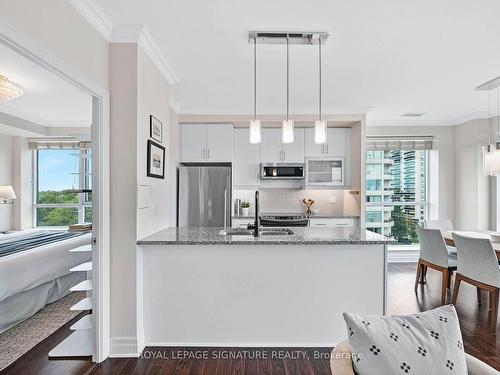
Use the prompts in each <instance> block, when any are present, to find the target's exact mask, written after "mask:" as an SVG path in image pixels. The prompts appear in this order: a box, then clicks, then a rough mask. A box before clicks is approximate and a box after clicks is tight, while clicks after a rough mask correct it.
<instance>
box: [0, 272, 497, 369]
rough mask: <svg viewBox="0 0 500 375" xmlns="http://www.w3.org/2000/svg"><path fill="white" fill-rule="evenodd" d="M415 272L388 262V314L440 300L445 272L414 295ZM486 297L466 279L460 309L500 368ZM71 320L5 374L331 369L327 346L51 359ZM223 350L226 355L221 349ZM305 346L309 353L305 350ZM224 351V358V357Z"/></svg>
mask: <svg viewBox="0 0 500 375" xmlns="http://www.w3.org/2000/svg"><path fill="white" fill-rule="evenodd" d="M415 271H416V264H415V263H402V264H390V265H389V272H388V313H389V314H411V313H414V312H418V311H422V310H429V309H433V308H435V307H438V306H439V305H440V299H441V293H440V290H441V280H440V277H441V274H440V273H439V272H434V271H433V270H428V272H427V285H425V286H422V285H419V286H418V289H417V295H415V293H414V291H413V283H414V281H415ZM452 287H453V280H452ZM486 297H487V296H486V295H484V296H483V304H482V305H481V306H479V305H478V304H477V302H476V289H475V288H473V287H472V286H470V285H467V284H465V285H463V286H461V288H460V295H459V297H458V302H457V311H458V314H459V318H460V326H461V329H462V335H463V340H464V347H465V350H466V352H467V353H470V354H472V355H473V356H475V357H478V358H480V359H481V360H483V361H485V362H486V363H488V364H489V365H491V366H493V367H495V368H496V369H499V370H500V334H499V335H497V336H493V335H490V334H489V333H488V323H489V322H488V304H487V302H486V301H487V298H486ZM450 302H451V293H450V292H448V294H447V303H450ZM70 324H71V322H70V323H68V324H66V325H65V326H64V327H63V328H61V329H60V330H59V331H57V332H56V333H55V334H54V335H52V336H50V337H49V338H47V339H46V340H45V341H43V342H42V343H40V344H39V345H38V346H36V347H35V348H34V349H33V350H31V351H30V352H28V353H26V355H25V356H23V357H21V358H20V359H18V360H17V361H16V362H14V364H12V365H11V366H10V367H8V368H7V369H6V370H4V371H3V372H1V374H2V375H4V374H25V375H31V374H51V375H58V374H88V373H91V374H119V375H126V374H165V375H166V374H186V375H188V374H192V375H195V374H198V375H203V374H205V375H207V374H210V375H212V374H240V375H243V374H250V375H253V374H283V375H294V374H300V375H304V374H305V375H314V374H317V375H323V374H330V369H329V361H328V359H326V358H321V357H322V356H326V355H327V354H328V352H329V349H328V348H320V349H311V348H308V349H303V348H293V349H290V348H287V349H273V350H271V349H262V348H259V349H257V348H255V349H252V348H238V349H235V348H146V350H145V351H144V353H143V357H142V358H112V359H108V360H106V361H104V362H103V363H101V364H100V365H94V364H92V363H90V361H85V360H77V361H72V360H58V361H50V360H48V359H47V353H48V352H49V350H51V349H52V347H53V346H55V345H56V343H58V342H59V341H60V340H61V339H62V338H64V337H66V336H67V335H68V334H69V333H70V331H69V326H70ZM499 332H500V331H499ZM184 350H187V353H184V352H183V351H184ZM219 350H220V351H221V354H218V353H219ZM204 351H207V354H206V355H207V356H208V359H197V358H191V356H192V355H193V354H194V353H198V354H199V353H202V354H203V353H204ZM303 351H305V352H306V354H303ZM214 353H216V354H214ZM257 353H260V356H261V357H260V358H255V356H256V355H257ZM273 353H274V354H273ZM238 354H239V355H238ZM222 355H224V357H223V358H220V357H222ZM228 356H231V359H225V358H226V357H228ZM318 357H319V358H318Z"/></svg>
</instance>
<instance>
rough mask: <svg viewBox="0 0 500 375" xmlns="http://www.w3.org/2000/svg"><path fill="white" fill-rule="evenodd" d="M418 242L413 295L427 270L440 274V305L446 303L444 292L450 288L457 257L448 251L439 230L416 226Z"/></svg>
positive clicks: (422, 281) (423, 281)
mask: <svg viewBox="0 0 500 375" xmlns="http://www.w3.org/2000/svg"><path fill="white" fill-rule="evenodd" d="M416 229H417V234H418V238H419V242H420V258H419V260H418V265H417V275H416V278H415V293H416V292H417V287H418V283H419V280H420V282H421V283H422V284H425V275H426V273H427V268H431V269H434V270H436V271H439V272H441V274H442V282H441V304H443V305H444V304H445V303H446V290H447V289H448V288H449V287H450V283H451V274H452V273H453V271H454V270H456V269H457V256H456V255H455V254H453V253H452V252H450V251H449V250H448V247H447V246H446V243H445V242H444V238H443V235H442V233H441V231H440V230H439V229H424V228H421V227H420V226H418V225H417V227H416Z"/></svg>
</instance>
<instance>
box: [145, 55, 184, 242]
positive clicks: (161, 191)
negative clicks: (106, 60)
mask: <svg viewBox="0 0 500 375" xmlns="http://www.w3.org/2000/svg"><path fill="white" fill-rule="evenodd" d="M169 98H170V85H169V83H168V82H167V81H166V80H165V78H164V77H163V75H162V74H161V73H160V71H159V70H158V69H157V68H156V66H155V65H154V64H153V62H152V61H151V59H150V58H149V57H148V56H147V55H146V54H145V53H144V52H143V50H142V49H141V48H139V50H138V59H137V184H139V185H146V186H149V187H150V189H151V205H150V206H149V207H148V208H143V209H138V210H137V238H142V237H145V236H147V235H149V234H152V233H154V232H157V231H159V230H160V229H163V228H165V227H168V226H169V222H170V212H169V211H170V205H172V204H174V203H173V202H175V201H173V202H169V200H170V199H169V198H170V189H171V188H173V186H172V181H171V180H170V179H169V177H170V176H169V172H170V171H169V169H170V163H169V152H168V151H169V147H168V146H169V141H170V136H169V135H170V131H169V128H170V105H169ZM149 115H153V116H155V117H156V118H157V119H158V120H160V121H161V122H162V123H163V142H162V143H160V142H158V141H155V142H156V143H159V144H161V145H162V146H163V147H165V149H166V152H165V179H158V178H153V177H147V175H146V165H147V141H148V139H150V137H149V135H150V129H149Z"/></svg>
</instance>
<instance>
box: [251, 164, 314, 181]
mask: <svg viewBox="0 0 500 375" xmlns="http://www.w3.org/2000/svg"><path fill="white" fill-rule="evenodd" d="M304 170H305V165H304V164H303V163H261V165H260V178H261V180H299V179H304V177H305V173H304Z"/></svg>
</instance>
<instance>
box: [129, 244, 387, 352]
mask: <svg viewBox="0 0 500 375" xmlns="http://www.w3.org/2000/svg"><path fill="white" fill-rule="evenodd" d="M385 248H386V244H383V243H382V244H341V245H332V244H328V245H321V244H312V245H303V244H292V245H290V244H288V245H276V244H259V245H258V246H257V245H243V244H238V245H232V244H222V245H221V244H200V245H171V244H169V245H164V244H161V245H160V244H155V245H141V246H139V247H138V251H139V256H140V257H142V258H143V259H142V261H143V268H142V270H143V272H142V281H143V285H142V287H143V289H142V290H143V296H142V298H143V304H142V305H143V319H142V321H143V329H144V338H145V345H146V346H223V347H331V346H333V345H334V344H335V343H337V342H339V341H341V340H343V339H345V338H346V337H347V334H346V327H345V323H344V319H343V317H342V313H343V312H357V313H363V314H375V315H382V314H384V313H385V309H386V251H385Z"/></svg>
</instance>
